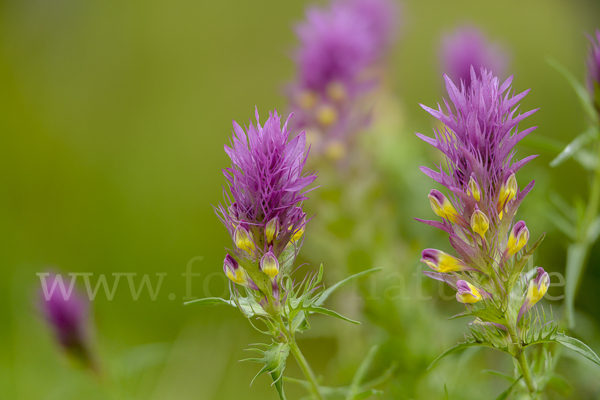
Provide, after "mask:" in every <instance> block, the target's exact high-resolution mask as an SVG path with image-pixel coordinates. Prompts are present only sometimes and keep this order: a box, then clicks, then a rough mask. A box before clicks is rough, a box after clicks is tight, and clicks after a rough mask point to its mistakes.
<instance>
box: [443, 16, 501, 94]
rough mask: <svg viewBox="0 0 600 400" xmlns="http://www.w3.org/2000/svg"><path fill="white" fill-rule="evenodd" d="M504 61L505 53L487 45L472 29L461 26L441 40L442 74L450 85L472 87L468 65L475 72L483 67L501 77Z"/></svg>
mask: <svg viewBox="0 0 600 400" xmlns="http://www.w3.org/2000/svg"><path fill="white" fill-rule="evenodd" d="M506 60H507V56H506V53H505V52H504V51H502V49H501V48H500V47H499V46H498V45H496V44H492V43H490V42H489V41H488V40H487V38H486V37H485V36H484V34H483V33H482V32H481V30H479V29H478V28H476V27H474V26H463V27H461V28H458V29H457V30H455V31H454V32H453V33H451V34H447V35H445V36H444V37H443V38H442V47H441V51H440V61H441V65H442V68H443V71H444V73H446V75H448V76H449V77H450V79H451V80H452V81H453V82H457V83H458V84H460V82H464V83H465V86H466V87H467V88H468V87H469V86H471V66H473V68H475V72H479V71H480V70H481V68H485V69H486V70H488V71H491V72H492V73H493V74H494V75H496V76H502V75H504V69H505V67H506Z"/></svg>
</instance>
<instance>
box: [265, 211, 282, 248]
mask: <svg viewBox="0 0 600 400" xmlns="http://www.w3.org/2000/svg"><path fill="white" fill-rule="evenodd" d="M279 229H281V222H279V218H278V217H277V216H275V217H274V218H271V220H270V221H269V222H268V223H267V226H266V227H265V235H266V236H267V242H268V243H269V244H273V241H274V240H275V239H277V236H278V235H279Z"/></svg>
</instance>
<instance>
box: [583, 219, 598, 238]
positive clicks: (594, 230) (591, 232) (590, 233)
mask: <svg viewBox="0 0 600 400" xmlns="http://www.w3.org/2000/svg"><path fill="white" fill-rule="evenodd" d="M598 235H600V217H597V218H596V219H595V220H594V222H592V223H591V224H590V226H589V227H588V230H587V232H586V236H585V240H586V241H587V242H588V243H595V242H596V240H598Z"/></svg>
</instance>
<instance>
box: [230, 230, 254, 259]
mask: <svg viewBox="0 0 600 400" xmlns="http://www.w3.org/2000/svg"><path fill="white" fill-rule="evenodd" d="M233 240H234V241H235V245H236V246H237V247H238V249H241V250H245V251H246V252H247V253H248V254H251V253H252V252H253V251H254V242H253V241H252V239H251V238H250V234H249V233H248V231H247V230H246V229H245V228H243V227H242V226H238V227H237V228H236V230H235V232H234V233H233Z"/></svg>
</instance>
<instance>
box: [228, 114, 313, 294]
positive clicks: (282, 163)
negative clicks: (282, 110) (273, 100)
mask: <svg viewBox="0 0 600 400" xmlns="http://www.w3.org/2000/svg"><path fill="white" fill-rule="evenodd" d="M288 120H289V118H288ZM287 126H288V122H287V121H286V122H285V124H284V125H283V127H282V126H281V120H280V117H279V115H278V114H277V112H276V111H275V112H274V113H270V114H269V118H268V119H267V121H266V122H265V124H264V126H261V125H260V122H259V116H258V110H257V111H256V125H253V124H252V123H250V126H249V127H248V128H247V129H246V130H244V129H242V128H241V127H240V126H239V125H238V124H237V123H236V122H234V123H233V130H234V134H233V138H232V144H231V147H228V146H225V152H226V153H227V155H229V157H230V158H231V163H232V166H231V168H227V169H225V170H224V171H223V172H224V174H225V177H226V179H227V182H228V187H229V193H230V194H229V193H228V192H227V191H225V204H220V205H219V206H218V207H216V212H217V215H218V216H219V218H220V220H221V222H223V224H224V225H225V227H227V229H228V231H229V234H230V235H231V238H232V239H233V243H234V246H233V249H231V250H230V251H229V254H228V255H227V257H226V258H225V261H224V271H225V274H226V275H227V276H228V277H229V279H231V280H232V281H233V282H235V283H237V284H239V285H242V286H245V287H248V288H251V289H259V290H261V291H262V292H263V294H266V293H270V292H271V288H270V286H271V284H270V283H269V281H270V280H272V279H280V276H281V272H286V271H280V264H281V266H282V268H284V267H285V266H289V265H291V263H290V260H292V261H293V258H295V256H296V254H297V253H298V251H299V249H300V247H301V245H302V240H300V238H301V237H302V235H303V233H304V230H305V225H306V213H304V212H303V211H302V207H301V206H302V202H303V201H304V200H306V199H307V197H306V196H305V194H306V187H307V186H308V185H310V184H311V183H312V182H313V181H314V180H315V178H316V175H314V174H312V173H308V174H305V173H303V172H302V169H303V168H304V165H305V163H306V157H307V155H308V149H307V147H306V139H305V135H304V132H302V133H300V134H298V135H295V136H294V135H291V133H290V131H289V130H288V128H287ZM285 268H287V267H285ZM285 268H284V269H285Z"/></svg>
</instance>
